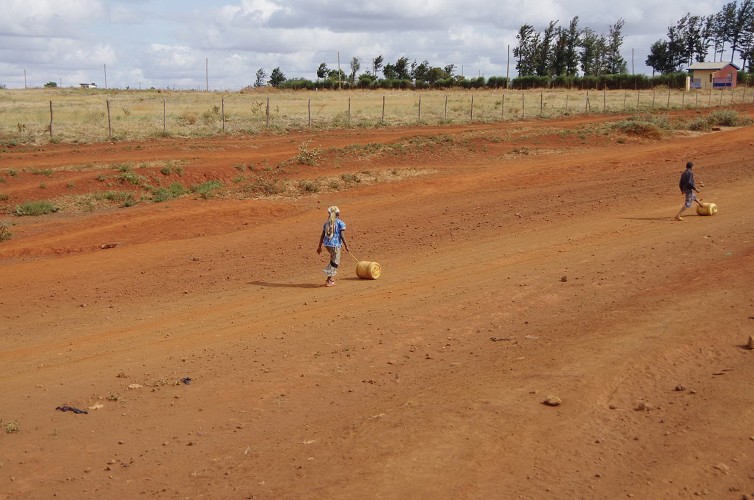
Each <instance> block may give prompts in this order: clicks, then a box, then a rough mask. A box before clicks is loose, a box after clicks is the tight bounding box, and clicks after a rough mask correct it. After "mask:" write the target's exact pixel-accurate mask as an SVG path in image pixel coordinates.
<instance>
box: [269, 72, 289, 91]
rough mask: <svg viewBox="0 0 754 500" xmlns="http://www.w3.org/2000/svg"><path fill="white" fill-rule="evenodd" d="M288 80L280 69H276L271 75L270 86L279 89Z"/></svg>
mask: <svg viewBox="0 0 754 500" xmlns="http://www.w3.org/2000/svg"><path fill="white" fill-rule="evenodd" d="M285 80H286V78H285V75H284V74H283V72H282V71H280V68H275V69H273V70H272V73H271V74H270V82H269V83H270V85H272V86H273V87H277V86H278V85H280V84H281V83H283V82H284V81H285Z"/></svg>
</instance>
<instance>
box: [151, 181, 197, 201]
mask: <svg viewBox="0 0 754 500" xmlns="http://www.w3.org/2000/svg"><path fill="white" fill-rule="evenodd" d="M187 192H188V191H187V190H186V188H185V187H183V185H182V184H181V183H180V182H174V183H172V184H171V185H170V186H168V187H167V188H164V187H160V188H157V189H154V190H153V191H152V201H153V202H155V203H162V202H164V201H168V200H172V199H175V198H179V197H181V196H183V195H184V194H186V193H187Z"/></svg>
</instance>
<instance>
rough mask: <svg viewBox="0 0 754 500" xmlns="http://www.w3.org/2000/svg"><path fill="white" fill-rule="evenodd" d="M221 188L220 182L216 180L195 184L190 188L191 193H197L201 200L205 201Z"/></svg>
mask: <svg viewBox="0 0 754 500" xmlns="http://www.w3.org/2000/svg"><path fill="white" fill-rule="evenodd" d="M221 187H223V183H222V182H220V181H218V180H212V181H207V182H203V183H202V184H197V185H196V186H192V187H191V191H193V192H194V193H197V194H198V195H199V196H201V197H202V198H204V199H207V198H209V197H211V196H212V195H213V194H214V191H216V190H218V189H220V188H221Z"/></svg>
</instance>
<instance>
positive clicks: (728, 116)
mask: <svg viewBox="0 0 754 500" xmlns="http://www.w3.org/2000/svg"><path fill="white" fill-rule="evenodd" d="M708 119H709V122H710V124H712V125H717V126H720V127H740V126H741V125H748V124H749V123H751V119H750V118H748V117H746V116H740V115H739V114H738V113H737V112H736V111H733V110H732V109H718V110H716V111H713V112H712V113H710V115H709V117H708Z"/></svg>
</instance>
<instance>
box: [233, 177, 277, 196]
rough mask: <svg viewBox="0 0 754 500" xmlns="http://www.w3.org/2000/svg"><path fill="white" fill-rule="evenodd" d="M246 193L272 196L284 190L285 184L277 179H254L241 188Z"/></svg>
mask: <svg viewBox="0 0 754 500" xmlns="http://www.w3.org/2000/svg"><path fill="white" fill-rule="evenodd" d="M242 190H243V192H244V193H245V194H247V195H254V194H261V195H263V196H273V195H276V194H280V193H282V192H284V191H285V184H284V183H282V182H280V181H277V180H274V181H273V180H268V179H259V178H258V179H254V180H253V181H251V182H249V183H248V184H246V185H245V186H243V188H242Z"/></svg>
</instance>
